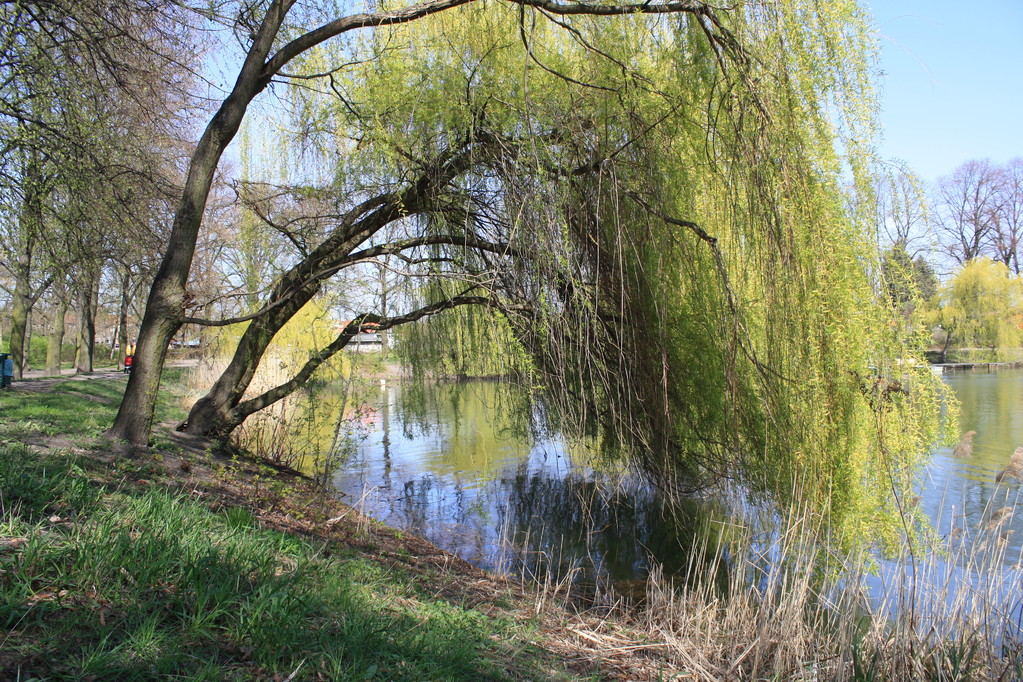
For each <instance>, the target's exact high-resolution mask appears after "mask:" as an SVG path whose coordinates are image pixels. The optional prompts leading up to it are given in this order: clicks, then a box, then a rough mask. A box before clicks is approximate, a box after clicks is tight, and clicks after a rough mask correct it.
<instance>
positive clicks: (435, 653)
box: [0, 445, 549, 680]
mask: <svg viewBox="0 0 1023 682" xmlns="http://www.w3.org/2000/svg"><path fill="white" fill-rule="evenodd" d="M0 491H2V500H0V535H2V536H3V537H4V538H7V539H11V538H14V539H16V540H14V541H11V540H8V542H16V543H18V544H17V545H16V548H15V549H13V550H12V549H10V548H8V549H5V550H4V551H2V552H0V652H3V653H2V654H0V665H2V666H5V667H6V670H4V671H2V672H0V677H4V676H5V675H6V676H10V677H12V678H15V677H18V676H20V678H21V679H28V678H30V677H36V678H43V679H57V680H60V679H68V680H78V679H88V678H90V677H93V678H95V679H119V680H131V679H154V678H160V679H162V678H173V679H196V680H199V679H217V680H219V679H254V678H265V679H273V678H274V677H275V676H277V677H278V679H282V678H286V677H288V676H289V675H292V674H294V678H293V679H317V678H319V679H352V680H363V679H370V680H373V679H379V680H389V679H410V680H447V679H452V680H454V679H474V680H476V679H505V678H506V677H508V676H509V673H508V672H507V671H506V670H505V665H506V663H507V662H508V661H509V660H511V658H512V657H513V655H514V656H518V653H517V652H512V651H510V649H509V645H505V644H501V642H505V641H510V640H511V639H513V638H512V635H513V631H514V630H515V628H516V627H518V626H516V625H515V624H514V623H512V622H510V621H509V620H502V619H500V618H497V619H495V618H492V617H490V616H487V615H484V614H482V613H481V612H479V611H476V610H473V609H471V608H463V607H461V606H459V605H456V604H451V603H449V602H447V601H444V600H442V599H437V598H429V597H428V596H424V595H423V594H422V590H421V589H420V588H417V583H416V580H415V578H414V576H412V575H410V574H408V573H406V572H404V571H402V570H395V569H391V568H387V569H385V568H383V567H381V565H380V564H378V563H376V562H374V561H372V560H370V559H366V558H359V557H357V556H355V555H352V554H351V553H340V554H333V553H332V551H331V550H330V549H329V548H327V547H323V546H316V545H313V544H311V543H309V542H308V541H306V540H304V539H301V538H298V537H295V536H289V535H285V534H282V533H279V532H276V531H272V530H267V529H265V528H262V527H260V525H259V524H258V523H257V522H256V520H255V519H254V518H253V516H252V515H251V514H250V513H248V512H247V511H245V510H243V509H226V510H221V511H211V510H210V509H208V508H206V507H204V506H202V505H200V504H199V503H197V502H195V501H193V500H191V499H190V498H188V497H187V496H183V495H181V494H175V493H173V492H169V491H166V490H158V489H148V490H138V491H135V490H128V489H119V490H118V489H108V488H107V487H104V486H103V485H102V484H96V483H93V482H90V479H89V477H88V473H87V472H86V471H85V470H84V469H83V467H82V466H81V464H80V463H79V462H76V461H75V460H73V459H70V458H68V457H63V456H51V457H42V456H40V455H39V454H37V453H35V452H33V451H30V450H29V449H28V448H26V447H23V446H12V445H2V446H0ZM3 633H6V634H3ZM519 646H520V647H521V644H520V645H519ZM537 665H541V664H539V663H537ZM516 670H518V673H517V674H515V675H514V676H515V677H519V676H520V675H521V674H522V667H521V663H518V664H516ZM535 674H536V676H537V677H546V676H547V675H548V674H549V673H547V672H546V671H545V672H543V673H541V672H540V668H539V667H538V668H535ZM527 676H528V677H532V676H533V675H532V674H528V675H527Z"/></svg>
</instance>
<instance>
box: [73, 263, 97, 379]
mask: <svg viewBox="0 0 1023 682" xmlns="http://www.w3.org/2000/svg"><path fill="white" fill-rule="evenodd" d="M99 280H100V273H99V272H98V271H97V270H91V271H89V272H88V273H87V274H86V276H85V281H84V282H82V287H81V289H80V290H79V292H78V311H79V312H78V352H77V353H76V354H75V370H76V371H77V372H78V373H79V374H91V373H92V369H93V361H94V359H95V356H96V309H97V308H98V307H99V305H98V304H99Z"/></svg>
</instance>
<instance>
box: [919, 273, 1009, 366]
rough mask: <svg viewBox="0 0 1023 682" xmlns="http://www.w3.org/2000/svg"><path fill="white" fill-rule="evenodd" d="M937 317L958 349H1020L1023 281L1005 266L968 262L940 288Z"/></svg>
mask: <svg viewBox="0 0 1023 682" xmlns="http://www.w3.org/2000/svg"><path fill="white" fill-rule="evenodd" d="M936 317H937V321H938V322H940V323H941V326H942V327H944V328H945V330H946V331H947V332H948V333H949V334H951V336H952V343H953V344H954V345H955V346H956V347H958V348H988V349H991V350H996V349H1001V350H1007V349H1016V348H1019V347H1020V342H1021V340H1023V332H1021V329H1020V324H1021V322H1023V279H1020V277H1019V276H1018V275H1017V276H1013V275H1012V274H1010V272H1009V268H1008V267H1007V266H1006V265H1005V264H1004V263H1000V262H995V261H992V260H990V259H988V258H977V259H974V260H971V261H969V262H967V263H966V264H965V265H964V266H963V267H962V269H961V270H960V271H959V272H958V273H957V274H956V276H955V277H953V278H952V280H951V281H950V282H949V283H948V284H947V285H946V286H945V287H943V288H942V291H941V306H940V308H939V310H938V311H937V315H936Z"/></svg>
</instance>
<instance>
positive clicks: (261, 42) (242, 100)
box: [107, 0, 294, 447]
mask: <svg viewBox="0 0 1023 682" xmlns="http://www.w3.org/2000/svg"><path fill="white" fill-rule="evenodd" d="M293 4H294V0H273V2H271V4H270V6H269V8H268V9H267V10H266V16H265V18H264V19H263V23H262V25H261V26H260V28H259V31H258V32H257V33H256V36H255V38H254V40H253V43H252V46H251V47H250V48H249V52H248V54H247V55H246V58H245V63H244V65H243V66H242V69H241V72H240V74H239V76H238V80H237V81H236V82H235V85H234V88H233V89H232V91H231V94H230V95H228V97H227V99H225V100H224V102H223V104H221V106H220V109H219V110H218V111H217V113H216V114H215V115H214V116H213V119H212V120H211V121H210V123H209V125H208V126H207V127H206V130H205V131H204V132H203V135H202V137H201V138H200V139H199V143H198V145H197V146H196V149H195V153H193V154H192V159H191V162H190V163H189V167H188V175H187V176H186V179H185V187H184V191H183V193H182V196H181V201H180V202H179V204H178V208H177V213H176V214H175V216H174V224H173V227H172V229H171V235H170V239H169V241H168V244H167V250H166V251H165V252H164V257H163V260H162V261H161V263H160V268H159V269H158V270H157V272H156V278H155V279H154V280H153V286H152V288H151V289H150V291H149V299H148V301H147V303H146V312H145V315H144V316H143V318H142V325H141V327H140V329H139V340H138V344H137V347H136V349H135V364H134V366H133V367H132V372H131V376H130V377H129V379H128V386H127V388H126V389H125V392H124V400H122V402H121V406H120V408H119V409H118V412H117V417H116V418H115V419H114V423H113V425H112V426H111V427H110V430H109V431H108V432H107V433H108V435H109V436H110V437H111V438H116V439H121V440H125V441H127V442H128V443H129V444H131V445H133V446H136V447H139V446H147V445H148V442H149V433H150V431H151V430H152V427H153V416H154V412H155V409H156V400H157V394H158V393H159V390H160V374H161V372H162V371H163V365H164V362H165V361H166V359H167V348H168V346H169V344H170V342H171V339H172V338H174V334H175V333H176V332H177V331H178V329H179V328H180V327H181V323H182V319H183V317H184V307H185V303H186V302H185V285H186V283H187V281H188V273H189V270H190V269H191V266H192V258H193V257H194V255H195V246H196V240H197V238H198V234H199V226H200V224H201V222H202V217H203V213H204V211H205V210H206V201H207V199H208V198H209V193H210V187H211V186H212V183H213V177H214V174H215V173H216V169H217V165H218V164H219V163H220V157H221V156H222V155H223V153H224V150H225V149H226V148H227V146H228V144H230V142H231V140H232V139H233V138H234V136H235V134H236V133H237V132H238V128H239V126H240V125H241V122H242V119H243V118H244V116H245V110H246V108H247V107H248V105H249V103H250V102H251V101H252V99H253V98H254V97H255V96H256V95H257V94H259V93H260V92H261V91H262V90H263V89H264V88H265V87H266V86H267V84H268V83H269V81H270V77H269V76H264V73H263V72H264V67H265V64H266V60H267V56H268V55H269V53H270V50H271V49H272V47H273V42H274V40H275V39H276V37H277V33H278V31H279V30H280V27H281V23H282V22H283V21H284V16H285V15H286V14H287V13H288V10H290V9H291V6H292V5H293ZM271 75H272V74H271Z"/></svg>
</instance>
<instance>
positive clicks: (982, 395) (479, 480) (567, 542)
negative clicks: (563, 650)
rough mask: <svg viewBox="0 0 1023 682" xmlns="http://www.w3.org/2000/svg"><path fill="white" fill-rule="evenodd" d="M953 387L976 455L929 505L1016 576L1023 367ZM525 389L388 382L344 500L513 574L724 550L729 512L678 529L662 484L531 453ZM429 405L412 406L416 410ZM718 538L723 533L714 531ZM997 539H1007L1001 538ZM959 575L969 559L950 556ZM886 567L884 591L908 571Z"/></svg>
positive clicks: (944, 481) (946, 456)
mask: <svg viewBox="0 0 1023 682" xmlns="http://www.w3.org/2000/svg"><path fill="white" fill-rule="evenodd" d="M945 380H946V381H947V382H948V384H949V385H950V386H951V387H952V388H953V389H954V391H955V393H956V395H957V396H958V397H959V399H960V401H961V402H962V411H961V417H960V429H961V431H962V432H965V431H968V430H974V431H976V432H977V435H976V436H975V438H974V440H973V445H974V446H973V453H972V455H971V456H970V457H967V458H957V457H954V456H953V455H952V448H948V447H941V448H938V449H937V450H936V451H935V452H934V453H932V458H931V461H930V463H929V465H928V466H927V467H926V469H925V471H923V472H922V473H921V480H920V483H919V491H920V501H919V504H920V505H921V509H922V510H923V512H924V513H925V514H926V515H927V517H928V518H929V519H930V520H931V523H932V524H933V525H934V527H935V529H936V530H937V532H938V534H939V535H941V536H943V537H944V538H945V541H946V542H947V543H948V544H949V546H950V547H952V546H953V545H955V546H956V547H962V546H966V545H969V544H970V543H973V544H976V543H981V542H984V541H989V542H992V543H993V542H994V541H997V540H1000V541H1001V546H1000V548H1001V549H1004V555H1003V556H1002V558H1001V559H1000V562H1001V563H1002V565H1003V566H1004V567H1005V568H1006V570H1011V569H1012V568H1013V567H1015V566H1016V565H1017V564H1019V562H1020V560H1021V555H1023V513H1021V514H1019V515H1012V516H1008V515H1007V514H1005V513H1004V512H1003V516H1004V517H1005V520H1004V521H1002V522H1001V523H1000V524H998V525H997V527H996V528H995V529H994V532H991V531H985V530H984V526H985V523H986V522H987V521H988V520H989V518H990V515H991V513H992V512H993V511H995V510H998V509H1001V508H1003V507H1009V508H1010V509H1014V508H1015V507H1016V503H1017V502H1018V501H1019V500H1018V497H1019V494H1020V485H1019V483H1017V482H1013V483H1011V484H1009V485H1005V484H996V483H995V481H994V477H995V474H997V473H998V472H1000V471H1001V470H1002V469H1003V468H1004V467H1005V465H1006V463H1007V462H1008V459H1009V456H1010V455H1011V454H1012V451H1013V449H1014V448H1015V447H1016V446H1017V445H1023V371H1020V370H1008V371H1002V372H998V373H987V372H984V373H981V372H967V373H959V374H951V375H946V377H945ZM511 391H514V387H510V386H507V385H499V384H495V383H468V384H446V385H441V386H437V387H436V388H435V389H434V390H432V391H431V393H430V395H429V399H428V400H427V401H426V402H425V403H424V402H423V401H421V400H415V401H411V400H409V399H408V396H407V395H405V394H404V393H403V389H402V387H401V386H400V385H399V384H397V383H393V382H388V383H387V384H386V385H383V386H381V387H380V389H379V393H378V394H377V395H374V396H373V397H372V398H371V399H370V400H369V401H368V404H369V409H368V410H367V411H366V412H365V415H364V417H363V426H364V429H363V430H362V434H361V437H359V438H356V439H355V445H354V447H353V448H352V451H351V452H350V454H349V455H348V458H347V461H346V462H345V464H344V465H343V466H342V468H341V470H340V471H339V473H338V474H337V475H336V477H335V480H334V483H335V485H336V487H337V489H338V490H339V491H340V492H341V493H342V494H343V499H344V500H345V501H346V502H348V503H350V504H353V505H355V506H357V507H360V508H362V509H363V510H364V511H365V512H366V513H368V514H370V515H371V516H374V517H375V518H377V519H379V520H381V521H383V522H385V523H387V524H389V525H391V526H394V527H396V528H401V529H405V530H408V531H411V532H414V533H416V534H417V535H421V536H423V537H425V538H427V539H429V540H430V541H431V542H433V543H435V544H436V545H438V546H440V547H442V548H444V549H445V550H447V551H450V552H452V553H454V554H457V555H459V556H461V557H463V558H465V559H466V560H468V561H469V562H471V563H473V564H475V565H477V566H480V567H482V568H486V569H489V570H495V571H500V572H512V573H515V572H519V571H524V572H534V573H535V572H541V573H542V572H544V571H550V572H553V573H556V574H558V575H564V574H565V572H566V571H569V570H573V569H575V570H578V571H579V572H580V575H581V576H583V578H582V579H583V580H584V581H600V580H605V579H610V580H613V581H616V582H618V583H627V582H628V581H631V580H640V579H642V578H643V577H645V575H646V573H647V571H648V567H649V566H650V564H651V562H652V561H654V562H657V563H661V564H663V565H664V566H665V569H666V572H671V571H675V570H680V569H682V568H683V567H684V566H685V565H686V562H687V561H689V560H690V550H689V548H690V547H692V546H693V544H694V538H696V537H700V538H702V539H703V540H702V542H706V543H709V544H710V545H713V544H714V542H715V538H714V536H713V531H708V529H713V528H721V527H722V526H721V524H711V523H708V519H712V518H715V517H718V518H720V516H721V514H722V513H723V512H722V510H720V509H718V508H716V506H715V505H714V504H712V503H711V502H709V501H694V502H693V503H692V504H691V505H689V506H688V507H687V508H686V509H683V510H682V511H681V513H680V516H679V517H678V519H677V521H676V522H670V521H668V520H666V519H665V518H664V517H663V516H662V512H661V509H662V506H663V505H662V504H661V500H660V499H658V496H657V495H656V494H655V493H654V492H653V491H651V490H650V489H649V488H648V487H646V486H644V485H642V484H641V483H638V482H637V481H635V480H630V479H629V478H627V477H624V478H623V477H622V476H619V475H615V474H613V473H611V472H606V471H595V470H594V469H593V468H591V467H590V466H588V465H587V464H586V461H587V460H586V457H585V456H584V453H581V452H578V451H575V452H573V450H572V449H571V448H569V447H568V446H567V445H566V444H565V443H564V442H563V441H561V440H560V439H558V438H550V439H546V440H541V441H540V442H536V443H533V444H529V442H528V440H527V439H525V438H522V437H521V436H519V435H517V433H516V431H515V430H514V429H513V428H511V427H510V426H509V425H508V424H506V423H505V420H504V419H503V416H504V414H505V412H507V411H508V410H507V408H505V407H503V406H504V405H507V404H508V401H509V400H512V399H514V397H511V398H509V395H510V393H509V392H511ZM413 402H414V403H415V405H412V403H413ZM708 533H710V534H709V535H708ZM992 538H994V540H992ZM949 556H950V557H951V558H950V559H949V565H948V566H946V567H945V568H947V569H948V570H949V571H953V572H954V571H956V570H959V569H957V567H956V566H955V562H956V561H957V559H956V558H955V557H956V556H957V554H956V553H954V552H953V553H950V555H949ZM906 570H907V568H906V566H903V565H901V564H896V563H894V562H886V563H884V564H883V565H882V567H881V574H880V575H879V576H878V577H877V578H876V581H875V582H876V583H878V584H881V583H885V582H888V581H891V580H894V579H895V576H901V575H905V573H906Z"/></svg>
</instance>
